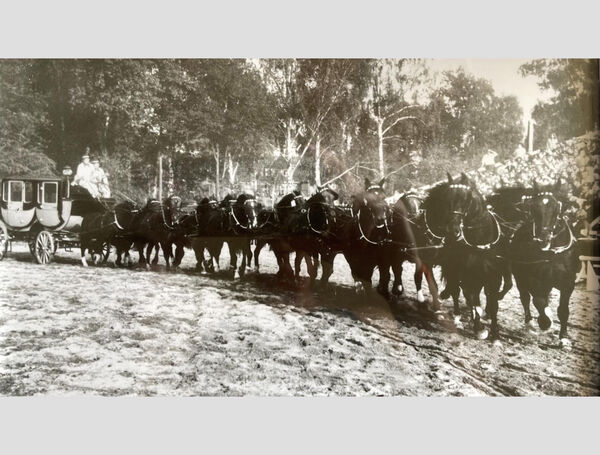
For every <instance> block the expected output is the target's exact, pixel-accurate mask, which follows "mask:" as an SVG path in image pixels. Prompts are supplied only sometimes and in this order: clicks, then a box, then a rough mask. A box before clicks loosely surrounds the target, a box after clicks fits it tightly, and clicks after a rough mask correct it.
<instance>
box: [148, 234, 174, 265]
mask: <svg viewBox="0 0 600 455" xmlns="http://www.w3.org/2000/svg"><path fill="white" fill-rule="evenodd" d="M159 245H160V247H161V248H162V251H163V257H164V258H165V263H166V264H167V270H169V269H170V268H171V256H172V254H173V253H172V250H171V245H170V244H169V242H167V241H161V242H160V243H159ZM157 256H158V253H157ZM155 259H156V258H155ZM156 262H158V259H156ZM152 263H154V261H153V262H152Z"/></svg>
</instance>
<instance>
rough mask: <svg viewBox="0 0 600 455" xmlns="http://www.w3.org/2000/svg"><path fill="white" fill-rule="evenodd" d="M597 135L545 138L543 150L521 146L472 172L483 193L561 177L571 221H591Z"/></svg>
mask: <svg viewBox="0 0 600 455" xmlns="http://www.w3.org/2000/svg"><path fill="white" fill-rule="evenodd" d="M598 150H600V135H599V134H598V133H597V132H596V133H589V134H587V135H585V136H580V137H576V138H573V139H569V140H567V141H564V142H558V141H552V142H551V141H549V143H548V145H547V146H546V148H545V149H543V150H534V151H531V152H526V151H525V150H524V148H523V147H520V149H519V150H517V151H516V152H515V155H514V156H513V158H511V159H508V160H506V161H503V162H501V163H498V162H491V160H489V161H486V163H485V165H483V163H482V166H481V168H479V169H478V170H477V171H476V172H475V173H474V175H473V178H474V180H475V182H476V184H477V187H478V188H479V189H480V191H481V192H482V193H484V194H490V193H493V191H494V190H495V188H498V187H501V186H513V185H524V186H530V185H531V184H532V182H533V181H534V180H535V181H537V182H538V183H540V184H547V183H553V182H555V181H556V180H558V179H559V178H560V179H561V180H562V182H563V185H565V189H567V191H566V193H567V194H568V197H569V199H570V201H571V205H572V208H571V210H570V212H571V215H572V219H573V220H586V221H588V222H591V221H592V220H593V219H594V218H595V217H597V214H596V213H594V206H593V205H594V203H595V204H597V203H598V199H599V198H600V174H599V172H598V169H599V168H600V155H598Z"/></svg>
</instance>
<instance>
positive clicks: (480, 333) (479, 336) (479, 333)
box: [476, 329, 489, 340]
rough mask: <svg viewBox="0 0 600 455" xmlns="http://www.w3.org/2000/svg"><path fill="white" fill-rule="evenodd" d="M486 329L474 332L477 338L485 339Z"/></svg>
mask: <svg viewBox="0 0 600 455" xmlns="http://www.w3.org/2000/svg"><path fill="white" fill-rule="evenodd" d="M488 334H489V333H488V330H487V329H483V330H480V331H479V332H477V333H476V335H477V339H478V340H485V339H486V338H487V337H488Z"/></svg>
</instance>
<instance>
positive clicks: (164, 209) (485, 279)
mask: <svg viewBox="0 0 600 455" xmlns="http://www.w3.org/2000/svg"><path fill="white" fill-rule="evenodd" d="M384 184H385V181H384V180H381V181H379V182H376V183H375V182H370V181H369V180H368V179H365V187H364V190H363V191H361V192H359V193H358V194H355V195H353V196H352V199H351V203H350V204H348V205H345V206H341V205H338V202H336V201H337V200H338V194H337V193H336V192H335V191H334V190H332V189H331V188H329V187H323V188H318V190H317V192H316V193H315V194H314V195H312V196H311V197H310V198H308V199H306V198H304V197H303V196H302V195H301V194H300V193H299V192H292V193H290V194H287V195H285V196H284V197H283V198H282V199H281V200H280V201H278V202H277V203H276V204H275V206H274V207H273V208H267V207H264V206H263V205H262V204H261V203H260V202H259V201H257V200H256V199H255V197H254V196H252V195H250V194H240V195H238V196H233V195H228V196H226V197H225V198H224V199H223V200H221V201H219V200H217V199H216V198H205V199H203V200H202V201H200V202H199V203H198V204H197V207H196V208H195V210H194V211H193V212H191V213H183V211H182V209H181V199H180V198H178V197H176V196H172V197H169V198H167V199H165V200H164V201H157V200H149V201H148V202H147V203H146V204H145V205H144V206H138V205H136V204H134V203H133V202H123V203H120V204H118V205H116V206H115V207H114V208H113V209H112V210H107V211H106V212H105V213H101V214H92V215H89V216H88V217H86V218H84V224H83V229H82V235H81V255H82V262H83V263H84V265H87V263H86V261H85V252H86V250H87V251H89V252H91V253H94V252H97V251H100V250H101V246H102V245H103V244H106V243H107V242H109V243H110V244H111V245H113V246H114V247H115V248H116V252H117V259H116V264H117V265H121V264H122V261H123V257H124V256H125V257H128V256H129V251H130V249H132V248H135V250H137V251H138V253H139V264H140V265H141V266H147V264H148V263H149V262H150V261H151V259H152V252H153V251H155V257H154V259H153V260H152V262H154V263H156V261H158V250H159V248H160V249H162V252H163V256H164V260H165V262H166V266H167V268H176V267H178V266H179V264H180V263H181V260H182V258H183V256H184V252H185V249H186V248H188V249H193V251H194V253H195V255H196V260H197V265H196V267H197V269H198V270H201V271H206V272H213V271H215V270H218V268H219V255H220V252H221V250H222V248H223V245H224V244H225V243H227V245H228V248H229V253H230V254H229V256H230V265H229V269H230V271H231V272H232V274H233V275H234V278H237V277H239V276H243V275H244V273H245V272H246V270H247V268H248V267H249V266H250V265H251V263H252V260H253V261H254V267H255V270H256V272H258V270H259V265H260V264H259V255H260V252H261V250H262V249H263V247H264V246H266V245H268V246H269V247H270V250H271V251H272V252H273V253H274V255H275V257H276V258H277V264H278V266H279V272H278V274H279V275H280V276H281V277H282V278H283V279H286V280H290V281H293V280H295V279H297V277H298V275H299V273H300V267H301V262H302V261H305V263H306V267H307V271H308V274H309V276H310V283H311V285H314V284H321V285H323V286H326V285H327V282H328V280H329V277H330V276H331V274H332V272H333V262H334V258H335V257H336V255H338V254H342V255H343V256H344V257H345V259H346V261H347V262H348V265H349V266H350V270H351V273H352V277H353V279H354V283H355V287H356V289H357V291H360V292H364V293H368V292H371V291H370V290H371V285H372V277H373V274H374V271H375V269H376V268H377V269H378V271H379V282H378V284H377V286H376V291H377V292H378V293H379V294H381V295H382V296H383V297H385V298H388V299H394V298H395V297H397V296H399V295H401V294H402V292H403V285H402V267H403V264H404V263H405V262H411V263H414V264H415V275H414V280H415V285H416V289H417V300H418V301H419V302H425V299H424V296H423V292H422V289H421V283H422V279H423V276H425V278H426V280H427V283H428V286H429V290H430V293H431V296H432V301H431V302H430V303H429V304H427V303H423V307H425V308H427V310H428V311H432V312H439V311H440V308H441V305H440V298H443V299H445V298H450V297H451V298H452V300H453V303H454V317H455V321H456V322H457V323H459V322H460V313H461V309H460V307H459V295H460V293H461V291H462V294H463V296H464V300H465V302H466V305H467V308H468V315H469V318H470V321H471V322H472V327H473V330H474V333H475V336H477V337H478V338H480V339H484V338H488V337H489V338H490V339H492V340H494V341H496V340H498V339H499V335H500V334H499V324H498V306H499V301H500V300H502V298H503V297H504V296H505V295H506V293H507V292H508V291H509V290H510V289H511V287H512V285H513V280H512V278H513V277H514V279H515V282H516V285H517V288H518V290H519V294H520V298H521V302H522V304H523V308H524V312H525V322H526V323H527V324H531V323H532V315H531V311H530V302H531V301H533V305H534V306H535V308H536V310H537V314H538V316H537V322H538V325H539V327H540V328H541V329H542V330H547V329H549V328H550V326H551V323H552V319H551V318H550V315H549V313H548V311H549V309H548V300H549V295H550V292H551V290H552V289H553V288H556V289H558V290H559V291H560V304H559V307H558V318H559V320H560V335H559V338H560V343H561V345H563V344H568V343H569V341H568V338H567V320H568V317H569V299H570V296H571V293H572V291H573V288H574V283H575V275H576V273H577V270H578V268H579V264H578V251H577V248H576V240H575V238H574V236H573V232H572V230H571V226H570V225H569V222H568V220H567V218H566V217H565V216H564V211H563V205H564V201H565V197H564V195H563V194H562V191H561V184H560V181H559V182H557V183H556V184H554V185H545V186H539V185H537V184H536V183H534V184H533V186H532V187H510V188H501V189H499V190H497V191H496V193H495V194H494V195H492V196H490V197H489V198H487V199H486V198H484V197H483V196H482V194H481V193H480V192H479V191H478V190H477V188H476V186H475V184H474V183H473V182H472V181H471V180H470V179H469V178H468V177H467V176H466V175H465V174H464V173H463V174H461V175H460V176H459V177H457V178H453V177H452V176H450V175H448V179H447V181H444V182H442V183H439V184H437V185H436V186H434V187H433V188H431V189H430V190H429V191H428V193H427V195H426V196H425V197H423V198H420V197H418V196H417V195H416V194H411V193H408V194H404V195H403V196H402V197H401V198H400V199H399V200H398V201H397V202H396V203H395V204H389V203H387V202H386V194H385V190H384ZM86 232H90V234H89V235H86V234H85V233H86ZM252 244H254V245H255V248H254V251H252V248H251V245H252ZM292 253H295V263H294V268H292V266H291V264H290V257H291V254H292ZM319 265H320V266H321V270H322V273H321V277H320V283H318V282H317V276H318V270H319ZM435 266H440V267H441V271H442V277H443V279H444V282H445V289H444V290H443V291H442V292H440V293H439V294H438V287H437V283H436V280H435V277H434V274H433V268H434V267H435ZM392 274H393V277H394V280H393V282H392V284H391V286H390V281H391V276H392ZM482 291H483V295H484V297H485V305H483V304H482V299H481V294H482ZM484 319H489V330H488V328H486V325H485V324H484Z"/></svg>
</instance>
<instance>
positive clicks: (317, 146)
mask: <svg viewBox="0 0 600 455" xmlns="http://www.w3.org/2000/svg"><path fill="white" fill-rule="evenodd" d="M315 184H316V185H317V186H321V135H319V134H317V137H316V139H315Z"/></svg>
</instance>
